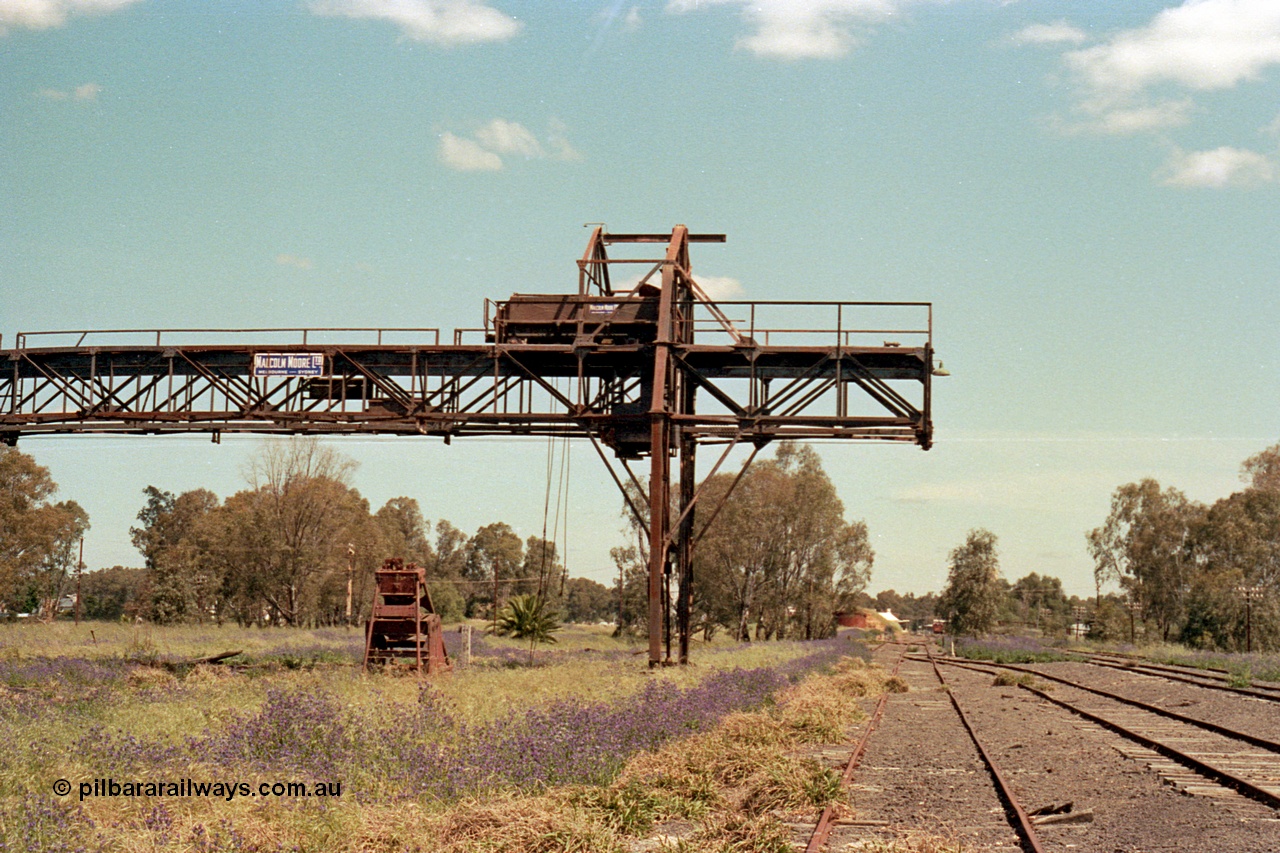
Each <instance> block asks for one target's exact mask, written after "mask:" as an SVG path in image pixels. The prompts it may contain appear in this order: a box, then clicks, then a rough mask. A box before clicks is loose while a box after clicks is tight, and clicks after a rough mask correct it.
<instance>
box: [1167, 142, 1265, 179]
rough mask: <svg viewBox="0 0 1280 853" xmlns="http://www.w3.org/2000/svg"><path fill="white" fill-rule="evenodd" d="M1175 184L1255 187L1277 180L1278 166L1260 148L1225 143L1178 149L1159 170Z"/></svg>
mask: <svg viewBox="0 0 1280 853" xmlns="http://www.w3.org/2000/svg"><path fill="white" fill-rule="evenodd" d="M1159 176H1160V178H1161V179H1162V181H1163V183H1165V184H1167V185H1168V186H1173V187H1192V188H1194V187H1210V188H1220V187H1253V186H1258V185H1260V184H1267V183H1271V182H1272V181H1274V180H1275V179H1276V166H1275V164H1274V163H1273V162H1272V161H1271V160H1270V159H1268V158H1267V157H1266V156H1264V155H1262V154H1259V153H1257V152H1256V151H1244V150H1242V149H1239V148H1231V147H1229V146H1223V147H1221V148H1215V149H1213V150H1212V151H1176V152H1174V154H1173V156H1172V157H1170V158H1169V162H1167V163H1166V164H1165V165H1164V167H1163V169H1162V170H1161V172H1160V173H1159Z"/></svg>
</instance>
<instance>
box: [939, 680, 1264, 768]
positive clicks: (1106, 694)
mask: <svg viewBox="0 0 1280 853" xmlns="http://www.w3.org/2000/svg"><path fill="white" fill-rule="evenodd" d="M942 663H944V664H947V665H949V666H955V667H959V668H960V669H968V670H972V671H974V672H985V673H988V674H990V670H986V669H982V668H981V667H980V666H978V665H974V664H967V663H960V662H959V661H954V660H943V661H942ZM986 665H987V666H994V667H1001V668H1004V669H1012V670H1015V671H1017V672H1025V673H1029V674H1031V675H1034V676H1037V677H1039V678H1043V679H1045V680H1046V681H1056V682H1058V683H1059V684H1064V685H1066V686H1067V687H1073V688H1075V689H1076V690H1083V691H1084V692H1086V693H1093V694H1095V695H1097V696H1101V697H1103V698H1104V699H1111V700H1112V701H1115V702H1120V703H1121V704H1124V705H1131V706H1133V707H1135V708H1138V709H1139V710H1142V711H1147V712H1148V713H1152V714H1156V715H1158V716H1161V717H1166V718H1168V719H1170V720H1173V721H1175V722H1178V723H1183V724H1184V725H1189V726H1196V727H1197V728H1201V729H1204V730H1205V731H1209V732H1213V733H1214V734H1216V735H1222V736H1223V737H1229V738H1232V739H1233V740H1240V741H1244V742H1245V743H1247V744H1249V745H1251V746H1256V747H1258V748H1260V749H1265V750H1267V751H1269V752H1275V753H1280V743H1278V742H1276V741H1273V740H1268V739H1267V738H1263V737H1258V736H1257V735H1251V734H1249V733H1248V732H1241V731H1237V730H1235V729H1230V728H1227V727H1226V726H1222V725H1219V724H1217V723H1211V722H1209V721H1208V720H1199V719H1196V718H1195V717H1188V716H1185V715H1184V714H1179V713H1178V712H1177V711H1170V710H1169V709H1167V708H1161V707H1160V706H1159V705H1151V704H1149V703H1147V702H1143V701H1141V700H1139V699H1130V698H1128V697H1126V696H1121V695H1120V694H1119V693H1112V692H1111V691H1109V690H1103V689H1102V688H1100V687H1090V686H1088V685H1087V684H1080V683H1079V682H1075V681H1071V680H1070V679H1067V678H1062V677H1060V676H1057V675H1049V674H1048V673H1045V672H1041V671H1040V670H1037V669H1031V668H1030V667H1025V666H1018V665H1017V664H1012V663H992V664H986Z"/></svg>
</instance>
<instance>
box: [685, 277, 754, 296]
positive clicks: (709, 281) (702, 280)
mask: <svg viewBox="0 0 1280 853" xmlns="http://www.w3.org/2000/svg"><path fill="white" fill-rule="evenodd" d="M694 280H695V281H697V282H698V286H699V287H701V288H702V292H703V293H705V294H707V296H709V297H710V298H711V299H712V301H718V300H721V299H724V300H730V301H731V300H734V299H737V298H738V297H740V296H741V295H742V282H740V281H738V280H737V279H736V278H730V277H729V276H725V275H695V276H694Z"/></svg>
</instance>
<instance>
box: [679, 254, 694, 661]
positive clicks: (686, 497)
mask: <svg viewBox="0 0 1280 853" xmlns="http://www.w3.org/2000/svg"><path fill="white" fill-rule="evenodd" d="M687 253H688V245H687V244H686V245H685V252H684V254H683V255H682V256H681V258H680V260H681V265H682V266H683V267H684V269H686V270H687V269H689V268H690V266H691V265H690V263H689V257H688V254H687ZM680 296H681V298H680V301H679V305H680V311H681V319H682V321H683V322H682V323H681V324H680V328H679V330H678V334H677V337H678V339H679V340H680V343H682V344H686V345H691V344H693V343H694V332H695V323H694V298H693V288H692V287H690V286H688V284H687V283H686V284H685V287H684V289H683V293H681V294H680ZM697 393H698V386H697V383H695V382H692V381H691V380H690V379H689V377H688V376H685V375H684V373H683V372H680V371H677V386H676V400H677V406H678V411H679V412H680V414H684V415H688V414H692V413H693V412H694V410H695V397H696V395H697ZM676 441H677V443H678V444H679V447H680V504H679V507H678V510H677V511H678V512H679V513H680V515H679V516H678V518H680V519H682V521H681V522H680V529H679V530H677V531H676V535H675V548H676V554H675V564H676V571H677V572H678V573H679V574H678V575H677V577H678V579H679V581H680V593H679V597H678V598H677V600H676V631H677V633H678V635H679V643H680V651H679V660H680V663H681V664H682V665H683V664H688V663H689V633H690V626H689V618H690V613H689V611H690V609H691V605H692V603H693V559H692V558H693V547H692V546H693V531H694V516H696V515H697V508H696V507H690V504H692V503H693V502H694V497H695V493H696V489H697V485H698V482H697V479H698V466H697V448H698V442H697V440H696V438H695V437H694V436H693V435H691V434H689V433H688V432H686V431H685V429H684V428H679V434H678V435H677V437H676Z"/></svg>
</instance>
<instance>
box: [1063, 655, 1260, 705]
mask: <svg viewBox="0 0 1280 853" xmlns="http://www.w3.org/2000/svg"><path fill="white" fill-rule="evenodd" d="M1087 663H1088V664H1089V665H1091V666H1102V667H1106V668H1107V669H1118V670H1121V671H1123V672H1132V673H1134V674H1136V675H1145V676H1147V677H1148V678H1163V679H1166V680H1168V681H1180V682H1182V683H1184V684H1193V685H1195V686H1196V687H1203V688H1205V689H1206V690H1222V691H1225V692H1227V693H1239V694H1240V695H1242V696H1250V697H1252V698H1254V699H1263V700H1265V701H1268V702H1280V687H1271V686H1254V687H1233V686H1232V685H1230V684H1222V683H1216V684H1215V683H1214V682H1215V681H1216V682H1223V681H1226V678H1222V677H1218V676H1215V675H1211V674H1210V675H1202V676H1197V675H1195V674H1193V673H1190V672H1183V671H1181V670H1171V669H1169V668H1167V667H1160V666H1158V665H1154V664H1139V663H1134V664H1124V663H1109V662H1107V661H1101V660H1093V659H1090V660H1088V661H1087ZM1198 678H1202V679H1207V680H1205V681H1198V680H1197V679H1198ZM1268 691H1270V692H1268Z"/></svg>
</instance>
